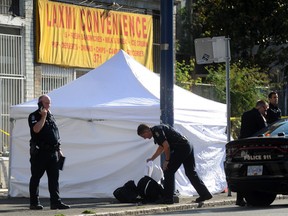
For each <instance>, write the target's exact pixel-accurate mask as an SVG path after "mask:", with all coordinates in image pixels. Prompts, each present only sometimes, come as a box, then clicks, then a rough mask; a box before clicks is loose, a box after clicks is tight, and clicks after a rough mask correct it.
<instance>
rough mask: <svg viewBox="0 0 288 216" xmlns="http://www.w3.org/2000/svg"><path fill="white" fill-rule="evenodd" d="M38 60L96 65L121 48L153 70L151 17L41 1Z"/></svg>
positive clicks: (86, 65) (85, 66) (38, 19)
mask: <svg viewBox="0 0 288 216" xmlns="http://www.w3.org/2000/svg"><path fill="white" fill-rule="evenodd" d="M37 14H38V18H37V34H38V35H37V49H38V50H37V60H38V62H40V63H47V64H56V65H62V66H69V67H84V68H95V67H97V66H99V65H101V64H102V63H104V62H105V61H106V60H108V59H109V58H111V57H112V56H113V55H114V54H116V53H117V52H118V51H119V50H120V49H122V50H124V51H125V52H127V53H128V54H129V55H131V56H133V57H134V58H135V59H136V60H137V61H138V62H140V63H142V64H143V65H144V66H146V67H147V68H148V69H150V70H153V62H152V44H153V41H152V40H153V21H152V16H150V15H142V14H133V13H124V12H117V11H111V10H103V9H95V8H89V7H81V6H74V5H70V4H63V3H57V2H51V1H47V0H38V13H37Z"/></svg>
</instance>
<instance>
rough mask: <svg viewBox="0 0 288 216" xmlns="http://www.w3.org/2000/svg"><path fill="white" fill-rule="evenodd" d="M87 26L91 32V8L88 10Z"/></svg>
mask: <svg viewBox="0 0 288 216" xmlns="http://www.w3.org/2000/svg"><path fill="white" fill-rule="evenodd" d="M87 28H88V32H91V30H92V15H91V11H90V10H88V11H87Z"/></svg>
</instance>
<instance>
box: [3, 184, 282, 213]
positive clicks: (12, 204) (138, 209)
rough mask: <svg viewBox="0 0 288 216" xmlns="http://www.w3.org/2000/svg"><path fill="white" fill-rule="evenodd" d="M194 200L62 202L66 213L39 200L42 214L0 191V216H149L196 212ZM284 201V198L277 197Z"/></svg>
mask: <svg viewBox="0 0 288 216" xmlns="http://www.w3.org/2000/svg"><path fill="white" fill-rule="evenodd" d="M196 198H197V196H195V197H181V196H180V197H177V199H178V201H177V199H176V201H177V202H178V203H175V204H172V205H166V204H165V205H164V204H133V203H119V202H118V201H117V200H116V199H114V198H107V199H98V198H74V199H65V198H63V199H62V201H63V202H64V203H66V204H68V205H71V209H67V210H50V206H49V199H47V198H45V199H43V198H42V199H40V200H41V204H42V205H43V206H44V209H43V210H30V209H29V199H28V198H11V197H7V190H3V189H0V214H1V216H18V215H21V216H84V215H85V216H88V215H89V216H124V215H125V216H126V215H145V214H153V213H163V212H172V211H179V210H186V209H193V208H198V207H199V206H198V204H197V203H193V201H194V200H195V199H196ZM277 198H278V199H280V198H287V196H286V197H285V196H278V197H277ZM235 199H236V194H235V193H232V196H228V194H227V193H219V194H214V195H213V198H212V199H211V200H208V201H205V202H204V204H203V206H202V207H208V206H211V207H212V206H221V205H233V204H234V203H235Z"/></svg>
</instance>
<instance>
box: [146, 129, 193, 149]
mask: <svg viewBox="0 0 288 216" xmlns="http://www.w3.org/2000/svg"><path fill="white" fill-rule="evenodd" d="M150 129H151V131H152V134H153V138H154V143H155V144H158V145H160V146H162V144H163V142H164V141H165V140H167V141H168V143H169V146H170V148H171V149H175V148H177V147H180V146H183V145H187V144H188V140H187V138H186V137H184V136H183V135H181V134H180V133H179V132H177V131H176V130H175V129H174V128H173V127H171V126H169V125H165V124H161V125H156V126H153V127H152V128H150Z"/></svg>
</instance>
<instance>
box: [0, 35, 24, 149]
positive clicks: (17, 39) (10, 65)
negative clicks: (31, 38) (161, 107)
mask: <svg viewBox="0 0 288 216" xmlns="http://www.w3.org/2000/svg"><path fill="white" fill-rule="evenodd" d="M22 50H23V47H22V36H19V35H6V34H0V114H1V117H0V135H1V136H0V147H1V151H2V152H5V151H7V150H8V149H9V139H10V137H9V131H10V121H9V119H10V114H9V113H10V106H11V105H15V104H19V103H22V102H23V101H24V97H23V92H24V89H23V88H24V72H23V59H22V57H23V54H22Z"/></svg>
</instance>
